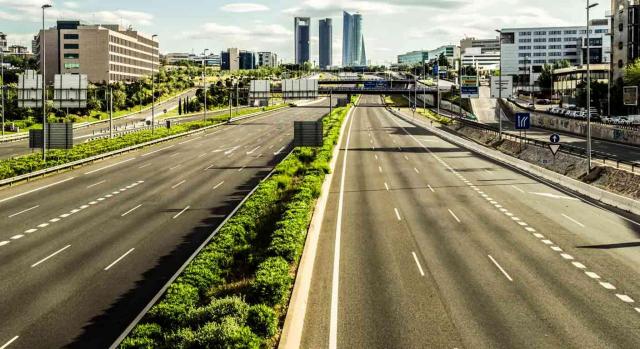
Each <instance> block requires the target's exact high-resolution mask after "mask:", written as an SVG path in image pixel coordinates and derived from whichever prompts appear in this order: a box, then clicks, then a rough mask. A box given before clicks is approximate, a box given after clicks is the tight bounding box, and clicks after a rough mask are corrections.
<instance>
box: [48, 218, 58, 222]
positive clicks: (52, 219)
mask: <svg viewBox="0 0 640 349" xmlns="http://www.w3.org/2000/svg"><path fill="white" fill-rule="evenodd" d="M59 221H60V218H51V219H50V220H49V223H56V222H59Z"/></svg>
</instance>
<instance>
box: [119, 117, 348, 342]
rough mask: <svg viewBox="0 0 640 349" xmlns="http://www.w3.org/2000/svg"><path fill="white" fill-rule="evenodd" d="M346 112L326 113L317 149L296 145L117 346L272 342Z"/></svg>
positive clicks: (287, 299)
mask: <svg viewBox="0 0 640 349" xmlns="http://www.w3.org/2000/svg"><path fill="white" fill-rule="evenodd" d="M349 109H350V106H348V107H345V108H337V109H335V110H334V112H333V113H332V114H331V115H327V116H325V117H324V118H323V123H324V130H325V141H324V145H323V146H322V147H321V148H297V149H296V150H295V151H294V152H293V153H292V155H291V156H289V157H287V158H286V159H285V160H284V161H282V162H281V163H280V164H278V165H277V166H276V168H275V170H274V174H273V175H272V176H271V177H270V178H269V179H267V180H265V181H263V182H262V183H260V185H259V186H258V187H257V189H256V191H255V192H254V193H253V194H252V195H251V196H250V197H249V198H248V199H247V200H246V201H245V203H244V204H243V205H242V207H240V209H239V210H238V211H237V212H236V214H235V215H234V216H233V217H232V218H230V219H229V220H228V221H227V222H226V223H225V225H224V226H222V227H221V228H220V230H219V231H218V233H217V235H216V236H215V237H214V238H213V239H212V241H211V242H210V243H209V244H208V245H207V246H205V247H204V248H203V250H202V251H201V252H200V253H199V254H198V255H197V256H196V257H195V258H194V259H193V261H191V262H190V263H189V265H188V266H187V267H186V268H185V270H184V271H183V272H182V273H181V275H180V276H179V277H178V278H177V279H176V281H175V282H174V283H173V284H172V285H170V287H169V288H168V290H167V292H166V293H165V295H164V296H163V297H162V298H161V300H160V301H159V302H158V303H156V304H155V305H154V306H153V307H152V308H151V309H150V310H149V312H148V313H147V314H146V315H145V316H144V318H143V319H142V321H141V322H140V323H139V324H138V325H137V326H136V327H135V329H134V330H133V331H132V332H131V333H130V334H129V336H128V337H127V338H126V339H125V340H124V341H123V342H122V343H121V345H120V348H150V347H153V348H258V347H262V348H270V347H275V346H276V345H277V340H278V333H279V330H280V328H279V326H280V325H281V322H282V319H283V318H284V316H285V315H286V306H287V304H288V301H289V296H290V292H291V287H292V284H293V280H294V276H295V270H296V267H297V263H298V260H299V258H300V255H301V254H302V250H303V248H304V242H305V239H306V234H307V229H308V226H309V223H310V220H311V216H312V213H313V207H314V204H315V201H316V199H317V198H318V196H319V195H320V192H321V187H322V183H323V181H324V176H325V175H326V174H327V173H328V172H329V169H330V167H329V162H330V160H331V157H332V153H333V149H334V147H335V145H336V143H337V140H338V137H339V133H340V127H341V126H342V123H343V121H344V118H345V117H346V114H347V112H348V110H349Z"/></svg>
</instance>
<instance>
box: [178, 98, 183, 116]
mask: <svg viewBox="0 0 640 349" xmlns="http://www.w3.org/2000/svg"><path fill="white" fill-rule="evenodd" d="M178 115H182V97H180V98H178Z"/></svg>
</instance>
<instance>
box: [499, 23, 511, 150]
mask: <svg viewBox="0 0 640 349" xmlns="http://www.w3.org/2000/svg"><path fill="white" fill-rule="evenodd" d="M496 32H498V34H500V41H499V42H500V44H499V46H500V50H499V54H500V67H499V68H498V69H499V70H500V71H499V75H498V107H499V109H498V124H499V125H500V131H499V134H498V135H499V138H498V139H500V140H501V139H502V105H501V104H500V102H501V101H502V30H498V29H496ZM512 92H513V91H512Z"/></svg>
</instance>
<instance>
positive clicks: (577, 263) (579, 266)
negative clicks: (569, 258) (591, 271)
mask: <svg viewBox="0 0 640 349" xmlns="http://www.w3.org/2000/svg"><path fill="white" fill-rule="evenodd" d="M571 264H573V266H574V267H576V268H578V269H587V267H586V266H585V265H584V264H582V263H580V262H571Z"/></svg>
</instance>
